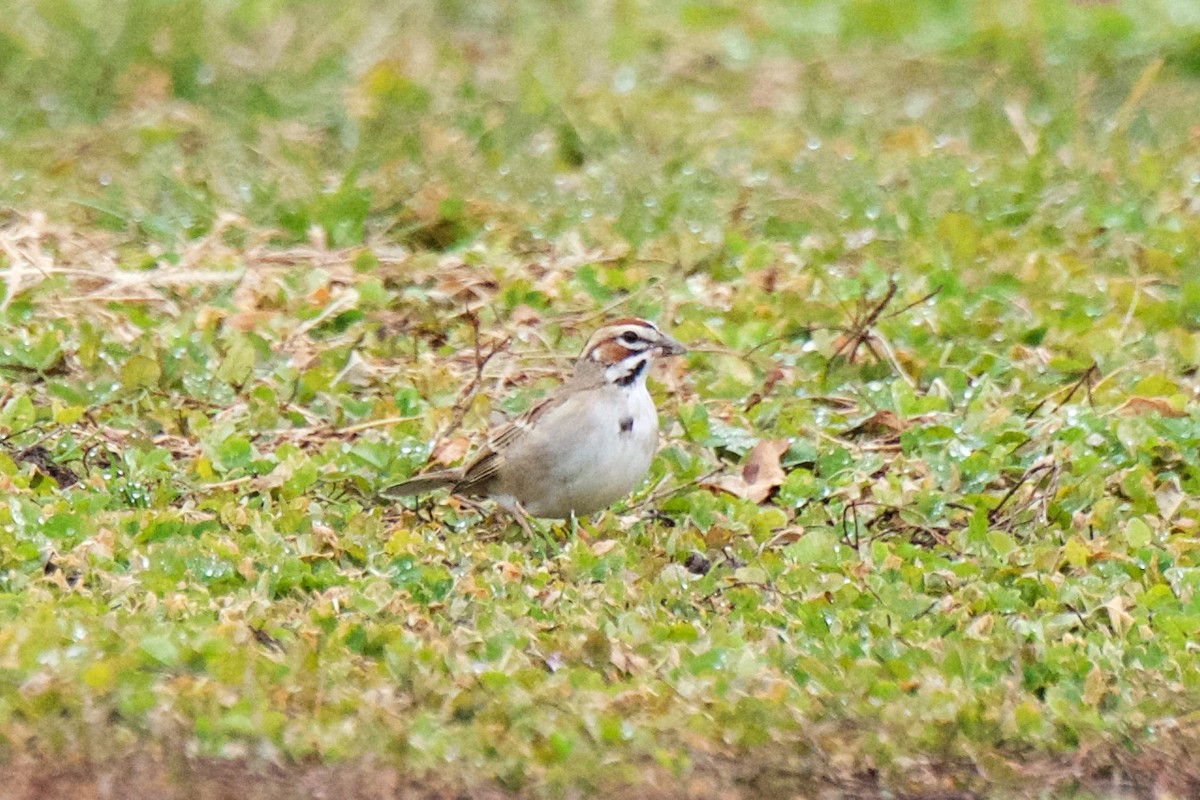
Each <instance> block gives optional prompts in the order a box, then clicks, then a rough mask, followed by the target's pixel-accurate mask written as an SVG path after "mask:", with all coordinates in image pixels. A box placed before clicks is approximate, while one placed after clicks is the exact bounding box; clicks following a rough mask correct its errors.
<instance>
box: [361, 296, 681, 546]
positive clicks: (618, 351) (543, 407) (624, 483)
mask: <svg viewBox="0 0 1200 800" xmlns="http://www.w3.org/2000/svg"><path fill="white" fill-rule="evenodd" d="M685 352H687V351H686V348H684V346H683V345H681V344H680V343H679V342H677V341H675V340H674V339H672V338H671V337H670V336H668V335H666V334H665V333H663V332H662V331H660V330H659V329H658V328H657V327H656V326H655V325H654V324H653V323H651V322H647V321H646V320H644V319H633V318H627V319H619V320H616V321H615V322H610V323H608V324H607V325H605V326H604V327H602V328H600V329H599V330H597V331H596V332H595V333H593V334H592V337H591V338H590V339H588V342H587V345H586V346H585V347H584V348H583V354H582V355H580V357H579V360H578V361H576V362H575V371H574V374H572V376H571V378H570V379H569V380H568V381H567V382H566V383H564V384H563V385H562V386H561V387H560V388H559V389H558V390H557V391H556V392H554V393H553V394H551V395H550V396H548V397H546V398H544V399H543V400H541V401H540V402H538V403H537V404H535V405H534V406H533V407H532V408H530V409H529V410H528V411H526V412H525V413H524V414H522V415H521V416H520V417H518V418H516V419H514V420H512V421H511V422H508V423H506V424H504V425H501V426H500V427H498V428H496V429H494V430H493V431H491V433H490V434H489V435H488V439H487V443H486V444H485V445H484V446H483V448H482V449H481V450H480V451H479V452H478V453H477V454H476V455H475V457H474V458H472V459H471V460H470V461H469V462H468V463H467V464H466V466H464V467H462V468H461V469H449V470H439V471H437V472H427V473H425V474H424V475H417V476H415V477H413V478H410V479H409V480H407V481H404V482H403V483H399V484H396V485H395V486H392V487H390V488H388V489H385V490H384V494H385V495H388V496H391V497H403V496H406V495H414V494H421V493H423V492H427V491H430V490H432V489H441V488H449V489H450V491H451V492H452V493H454V494H458V495H462V496H465V497H489V498H492V499H494V500H495V501H496V502H497V503H498V504H499V505H500V507H501V508H503V509H505V510H506V511H508V512H509V513H510V514H512V515H513V516H514V517H516V519H517V521H518V523H520V524H521V526H522V528H525V529H526V530H528V526H527V523H526V521H525V516H526V515H528V516H533V517H545V518H551V519H569V518H574V517H579V516H586V515H588V514H592V513H594V512H596V511H600V510H601V509H604V508H607V507H608V506H609V505H611V504H612V503H613V502H614V501H616V500H618V499H620V498H622V497H624V496H626V495H627V494H629V493H630V492H632V491H633V490H634V488H636V487H637V485H638V483H639V482H640V481H641V480H642V477H643V476H644V475H645V474H646V470H647V469H648V468H649V467H650V460H651V459H652V458H653V457H654V451H655V450H656V449H657V448H658V412H657V411H655V409H654V401H653V400H652V399H651V398H650V392H648V391H647V390H646V375H647V373H648V372H649V370H650V365H651V363H652V362H653V361H654V359H655V358H659V357H666V356H677V355H682V354H683V353H685Z"/></svg>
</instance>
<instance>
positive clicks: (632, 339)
mask: <svg viewBox="0 0 1200 800" xmlns="http://www.w3.org/2000/svg"><path fill="white" fill-rule="evenodd" d="M621 341H622V342H624V343H625V344H637V341H638V335H637V334H636V333H634V332H633V331H625V332H624V333H622V334H621Z"/></svg>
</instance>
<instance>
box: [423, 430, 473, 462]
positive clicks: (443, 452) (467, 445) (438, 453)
mask: <svg viewBox="0 0 1200 800" xmlns="http://www.w3.org/2000/svg"><path fill="white" fill-rule="evenodd" d="M470 449H471V440H470V439H468V438H467V437H465V436H451V437H450V438H449V439H442V440H441V441H440V442H438V443H437V445H435V446H434V448H433V452H432V453H430V454H429V460H430V461H431V462H433V463H434V464H443V465H446V466H449V465H450V464H456V463H458V462H459V461H461V460H462V457H463V456H465V455H466V454H467V451H468V450H470Z"/></svg>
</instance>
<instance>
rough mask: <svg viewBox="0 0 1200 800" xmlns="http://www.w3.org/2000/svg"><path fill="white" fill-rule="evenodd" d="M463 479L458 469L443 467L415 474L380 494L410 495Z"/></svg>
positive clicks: (443, 486) (385, 495)
mask: <svg viewBox="0 0 1200 800" xmlns="http://www.w3.org/2000/svg"><path fill="white" fill-rule="evenodd" d="M461 479H462V475H461V474H460V473H459V472H458V470H453V469H443V470H439V471H437V472H426V473H425V474H424V475H415V476H413V477H411V478H409V479H408V480H406V481H401V482H400V483H397V484H394V485H392V486H389V487H387V488H386V489H384V490H383V491H382V492H380V494H382V495H383V496H384V497H408V496H409V495H414V494H424V493H425V492H429V491H433V490H434V489H445V488H446V487H448V486H453V485H454V484H456V483H458V482H459V481H460V480H461Z"/></svg>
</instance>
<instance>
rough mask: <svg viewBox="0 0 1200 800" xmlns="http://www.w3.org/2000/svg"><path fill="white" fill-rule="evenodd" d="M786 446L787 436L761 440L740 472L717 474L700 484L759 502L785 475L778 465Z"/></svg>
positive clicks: (766, 496)
mask: <svg viewBox="0 0 1200 800" xmlns="http://www.w3.org/2000/svg"><path fill="white" fill-rule="evenodd" d="M787 449H788V441H787V439H763V440H762V441H760V442H759V443H758V444H756V445H754V449H753V450H751V451H750V455H748V456H746V463H745V464H743V465H742V474H741V475H718V476H717V477H716V478H714V479H713V480H710V481H705V482H703V483H702V484H700V485H701V486H703V487H704V488H706V489H716V490H719V491H722V492H727V493H728V494H731V495H733V496H734V497H742V498H745V499H746V500H750V501H752V502H754V503H761V502H763V501H764V500H766V499H767V498H768V497H770V495H771V492H772V491H774V490H775V488H776V487H778V486H779V485H780V484H782V483H783V481H784V479H785V478H787V473H786V472H784V471H783V467H781V466H780V465H779V459H780V457H781V456H782V455H783V454H784V453H786V452H787Z"/></svg>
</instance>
